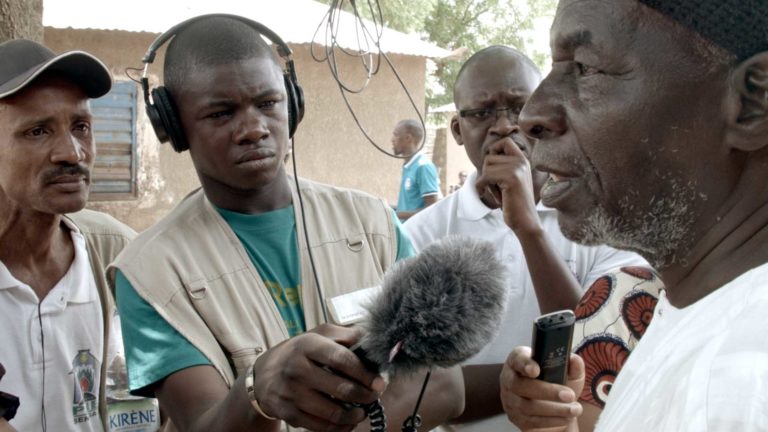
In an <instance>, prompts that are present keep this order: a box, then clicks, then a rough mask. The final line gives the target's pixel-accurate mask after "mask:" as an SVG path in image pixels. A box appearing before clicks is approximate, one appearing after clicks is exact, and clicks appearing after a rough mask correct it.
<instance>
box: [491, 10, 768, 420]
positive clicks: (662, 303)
mask: <svg viewBox="0 0 768 432" xmlns="http://www.w3.org/2000/svg"><path fill="white" fill-rule="evenodd" d="M766 28H768V2H765V1H744V0H699V1H692V0H641V1H637V0H611V1H599V0H561V1H560V4H559V6H558V10H557V15H556V17H555V21H554V24H553V26H552V37H551V40H552V57H553V67H552V72H551V73H550V75H549V76H548V77H547V78H546V79H545V80H544V81H543V82H542V84H541V86H540V87H539V88H538V89H537V90H536V92H535V93H534V94H533V95H532V96H531V98H530V99H529V101H528V103H527V105H526V106H525V108H524V110H523V112H522V114H521V118H520V123H521V125H522V126H523V128H524V129H525V131H526V133H528V134H529V135H530V136H532V137H533V138H536V139H538V140H539V141H538V143H537V144H536V146H535V148H534V151H533V163H534V166H535V167H536V168H537V169H539V170H542V171H546V172H549V173H550V178H549V180H548V182H547V183H546V184H545V186H544V188H543V189H542V191H541V197H542V201H543V202H544V203H545V204H547V205H549V206H551V207H555V208H556V209H557V210H558V211H559V222H560V226H561V229H562V230H563V232H564V233H565V234H566V235H567V236H569V237H571V238H573V239H574V240H577V241H580V242H582V243H587V244H596V243H608V244H610V245H612V246H615V247H619V248H623V249H629V250H634V251H637V252H638V253H640V254H641V255H643V256H644V257H645V258H646V259H647V260H648V261H649V262H650V263H651V264H652V265H653V266H654V267H656V268H657V269H658V270H659V271H660V273H661V277H662V279H663V281H664V284H665V285H666V292H665V294H664V295H662V296H661V298H660V299H659V303H658V305H657V307H656V309H655V312H654V314H653V320H652V322H651V324H650V327H649V328H648V330H647V331H646V333H645V335H644V337H643V339H642V340H641V341H640V343H639V344H638V346H637V347H636V348H635V350H634V351H633V352H632V354H631V355H630V357H629V360H628V361H627V363H626V364H625V365H624V368H623V369H622V370H621V372H620V373H619V375H618V378H617V380H616V382H615V385H614V386H613V388H611V389H610V396H609V399H608V403H607V405H606V407H605V411H603V413H602V415H601V416H600V419H599V420H598V423H597V430H600V431H611V432H613V431H757V430H761V431H765V430H768V409H767V407H768V392H766V389H767V388H768V338H766V334H768V319H766V318H765V313H766V311H767V310H768V286H766V285H768V282H766V281H767V280H768V97H766V95H768V33H767V32H766ZM639 318H640V319H643V320H645V321H646V322H647V321H648V320H649V319H650V316H646V317H639ZM572 359H573V360H574V361H573V362H572V368H571V372H572V373H571V376H570V378H571V379H572V381H570V382H569V383H568V386H567V387H564V386H557V385H553V384H545V383H543V382H540V381H535V380H533V379H531V378H533V377H535V376H536V375H537V374H538V366H537V365H536V364H535V363H534V362H533V361H531V360H530V356H529V351H528V350H527V349H523V348H519V349H516V351H514V352H513V353H512V354H511V355H510V357H509V359H508V361H507V365H506V368H505V370H504V372H503V373H502V397H503V399H504V403H505V408H506V411H507V414H508V415H509V417H510V419H511V420H513V421H514V422H515V423H517V424H518V425H519V426H523V427H524V428H525V429H529V428H533V427H554V426H561V427H564V426H566V425H570V426H572V427H573V426H574V425H573V417H574V416H575V415H577V414H578V412H579V411H580V409H579V408H578V407H577V406H576V405H575V403H574V400H575V396H574V392H575V394H578V393H579V391H580V389H581V386H582V385H583V376H584V370H583V364H582V363H581V361H580V360H579V359H578V358H576V357H572ZM592 390H593V391H600V390H603V391H604V390H606V389H598V388H596V389H592Z"/></svg>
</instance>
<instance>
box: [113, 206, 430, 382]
mask: <svg viewBox="0 0 768 432" xmlns="http://www.w3.org/2000/svg"><path fill="white" fill-rule="evenodd" d="M217 210H218V211H219V213H220V214H221V216H222V217H223V218H224V220H225V221H226V222H227V223H228V224H229V226H230V227H231V228H232V231H234V233H235V234H236V235H237V237H238V238H239V239H240V242H241V243H242V244H243V247H244V248H245V250H246V251H247V253H248V256H249V257H250V259H251V262H253V265H254V267H256V269H257V270H258V272H259V275H260V276H261V278H262V279H263V280H264V282H265V285H266V286H267V288H268V289H269V290H270V294H271V295H272V299H273V301H274V302H275V305H276V306H277V309H278V310H279V311H280V314H281V316H282V318H283V321H284V322H285V325H286V327H287V328H288V331H289V333H290V335H291V336H294V335H296V334H299V333H301V332H303V331H305V330H306V329H305V321H304V309H303V307H302V305H301V295H300V293H301V271H300V268H299V265H300V263H299V252H298V244H297V241H296V221H295V218H294V213H293V206H289V207H286V208H283V209H279V210H275V211H271V212H267V213H262V214H258V215H249V214H243V213H236V212H232V211H228V210H223V209H217ZM391 216H392V219H393V221H394V223H395V232H396V233H397V259H398V260H400V259H403V258H408V257H410V256H413V255H414V254H415V251H414V249H413V245H412V244H411V241H410V239H409V238H408V236H407V234H406V233H405V230H404V229H403V227H402V224H401V223H400V221H399V220H398V219H397V216H396V214H395V213H394V211H392V212H391ZM115 285H116V294H115V297H116V300H117V307H118V310H119V312H120V316H121V317H122V319H121V320H120V322H121V325H122V330H123V343H124V344H125V356H126V362H127V365H128V386H129V388H130V389H131V391H132V392H133V393H134V394H137V395H143V396H147V395H150V392H149V391H148V390H147V387H148V386H149V385H151V384H154V383H155V382H157V381H159V380H162V379H163V378H165V377H167V376H168V375H170V374H172V373H174V372H176V371H179V370H181V369H185V368H188V367H192V366H199V365H209V364H211V363H210V361H209V360H208V359H207V358H206V357H205V356H204V355H203V354H202V353H201V352H200V351H199V350H198V349H197V348H195V347H194V346H193V345H192V344H191V343H190V342H189V341H188V340H187V339H186V338H185V337H184V336H183V335H181V333H179V332H178V331H176V329H174V328H173V327H172V326H171V325H170V324H168V322H167V321H165V319H163V317H161V316H160V315H159V314H158V313H157V311H156V310H155V309H154V308H153V307H152V306H151V305H150V304H149V303H147V302H146V301H145V300H144V299H143V298H141V297H140V296H139V295H138V294H137V293H136V290H135V289H134V288H133V286H131V284H130V282H128V280H127V279H126V278H125V276H124V275H123V274H122V272H120V271H118V272H117V276H116V281H115ZM128 317H130V319H129V318H128Z"/></svg>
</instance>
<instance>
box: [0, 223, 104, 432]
mask: <svg viewBox="0 0 768 432" xmlns="http://www.w3.org/2000/svg"><path fill="white" fill-rule="evenodd" d="M63 222H64V223H65V224H66V225H67V227H68V228H69V229H70V232H71V234H72V241H73V243H74V246H75V258H74V260H73V261H72V265H71V266H70V268H69V270H68V271H67V273H66V274H65V275H64V277H62V278H61V280H60V281H59V282H58V283H56V285H55V286H54V287H53V289H52V290H51V291H50V292H49V293H48V295H47V296H46V297H45V298H44V299H43V301H42V302H39V301H38V298H37V295H36V294H35V292H34V291H33V290H32V288H31V287H30V286H29V285H26V284H24V283H23V282H20V281H19V280H18V279H16V278H15V277H14V276H13V275H12V274H11V273H10V271H9V270H8V268H7V267H6V266H5V265H4V264H3V263H2V261H0V340H1V341H2V343H0V363H2V364H3V366H5V369H6V375H5V377H3V379H2V380H0V390H2V391H5V392H8V393H11V394H14V395H16V396H18V397H19V399H20V402H21V405H20V406H19V411H18V412H17V413H16V417H15V418H14V419H13V420H11V422H10V423H11V425H12V426H14V427H15V428H16V429H17V430H19V431H25V432H26V431H40V430H43V423H45V425H46V429H47V430H48V431H78V432H81V431H103V428H102V423H101V419H100V418H99V410H98V408H99V383H100V380H101V378H102V377H100V376H99V375H100V372H101V359H102V358H103V352H104V346H103V345H104V323H103V321H102V320H103V319H102V312H101V302H100V301H99V294H98V291H97V288H96V282H95V280H94V278H93V273H92V271H91V266H90V262H89V260H88V251H87V250H86V248H85V239H84V238H83V236H82V235H81V234H80V232H79V230H78V229H77V228H76V227H75V226H74V225H72V224H71V223H69V221H67V220H66V219H63ZM38 306H39V309H38ZM41 322H42V332H41V326H40V323H41ZM43 346H44V347H45V349H43ZM43 359H45V363H43ZM43 407H44V408H45V416H44V417H43V415H42V412H43Z"/></svg>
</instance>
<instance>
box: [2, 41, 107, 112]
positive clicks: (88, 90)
mask: <svg viewBox="0 0 768 432" xmlns="http://www.w3.org/2000/svg"><path fill="white" fill-rule="evenodd" d="M46 71H52V72H60V73H62V74H64V75H66V76H67V77H68V78H70V79H71V80H72V81H73V82H74V83H75V84H77V85H78V86H80V88H82V89H83V91H84V92H85V94H87V95H88V97H90V98H97V97H100V96H104V95H105V94H107V92H108V91H109V89H110V88H112V76H111V75H110V73H109V69H107V67H106V66H105V65H104V63H102V62H101V60H99V59H97V58H96V57H94V56H92V55H90V54H88V53H87V52H84V51H69V52H66V53H64V54H60V55H56V54H54V53H53V51H51V50H50V49H48V48H46V47H44V46H43V45H40V44H39V43H37V42H33V41H31V40H27V39H14V40H10V41H7V42H3V43H2V44H0V99H2V98H5V97H8V96H10V95H12V94H14V93H16V92H18V91H19V90H21V89H23V88H24V87H26V86H27V85H29V84H30V83H31V82H32V81H34V80H35V78H37V77H38V76H40V74H42V73H43V72H46Z"/></svg>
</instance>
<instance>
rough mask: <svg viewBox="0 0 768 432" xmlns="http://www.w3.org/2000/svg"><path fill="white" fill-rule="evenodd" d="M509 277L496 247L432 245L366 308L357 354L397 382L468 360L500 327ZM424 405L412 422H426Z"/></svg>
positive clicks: (387, 280) (390, 275)
mask: <svg viewBox="0 0 768 432" xmlns="http://www.w3.org/2000/svg"><path fill="white" fill-rule="evenodd" d="M504 271H505V270H504V267H503V265H502V264H501V263H500V262H499V260H498V259H497V258H496V253H495V250H494V247H493V245H492V244H491V243H489V242H486V241H482V240H477V239H471V238H467V237H447V238H445V239H443V240H441V241H439V242H436V243H434V244H432V245H430V246H429V247H427V248H425V249H424V250H423V251H422V252H421V253H419V254H418V255H416V256H415V257H412V258H410V259H406V260H402V261H400V262H398V263H396V264H395V265H394V266H393V267H392V268H391V269H390V270H389V271H388V272H387V274H385V275H384V281H383V283H382V290H381V292H380V294H379V295H378V296H377V297H376V298H375V299H374V300H373V301H372V302H371V303H370V304H369V305H367V310H368V316H367V317H366V319H365V320H364V321H363V322H362V324H361V325H362V327H363V328H364V330H365V333H364V335H363V337H362V339H361V340H360V342H359V343H358V344H357V345H356V346H355V347H353V348H352V350H353V351H355V353H356V354H357V355H358V356H360V357H361V359H363V361H364V362H365V363H366V364H367V365H368V366H369V367H370V368H371V369H373V370H376V371H379V372H385V371H386V372H387V373H389V374H390V375H392V376H397V375H399V374H410V373H414V372H416V371H419V370H425V369H426V370H427V371H429V370H431V369H433V368H435V367H450V366H453V365H456V364H458V363H461V362H463V361H465V360H467V359H469V358H470V357H471V356H473V355H474V354H476V353H477V352H478V351H480V350H481V349H482V348H483V347H484V346H485V345H486V344H487V343H488V342H489V341H490V340H491V339H492V338H493V336H494V335H495V334H496V332H497V330H498V328H499V323H500V320H501V315H502V313H503V311H504V306H505V304H506V284H505V277H504V276H505V275H504ZM428 378H429V374H428V375H427V379H428ZM426 384H427V382H426V381H425V382H424V387H423V388H422V395H423V393H424V388H425V387H426ZM420 402H421V396H419V402H417V406H416V410H414V416H412V418H409V420H410V421H411V422H412V423H413V422H418V421H419V420H418V417H417V416H416V412H417V410H418V405H419V403H420ZM407 421H408V420H407ZM416 427H418V425H417V424H416V425H415V426H414V425H413V424H412V425H411V427H410V428H408V427H407V426H405V425H404V427H403V428H404V429H403V430H416Z"/></svg>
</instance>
